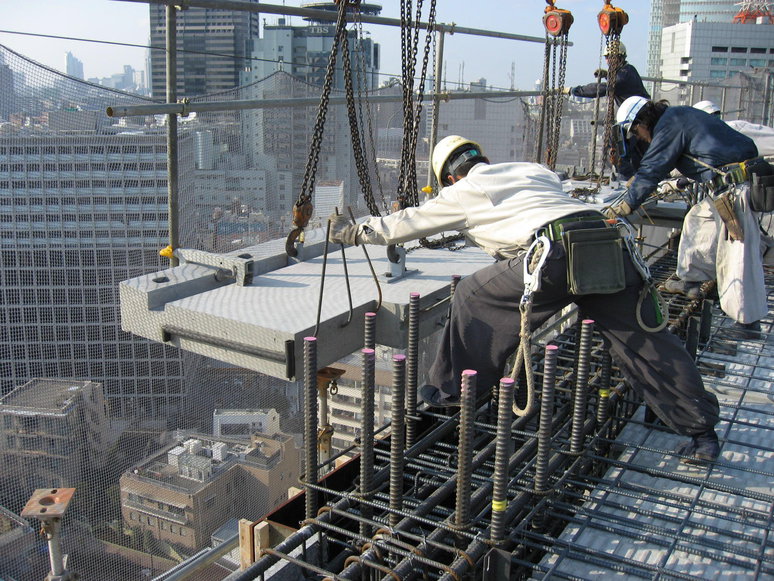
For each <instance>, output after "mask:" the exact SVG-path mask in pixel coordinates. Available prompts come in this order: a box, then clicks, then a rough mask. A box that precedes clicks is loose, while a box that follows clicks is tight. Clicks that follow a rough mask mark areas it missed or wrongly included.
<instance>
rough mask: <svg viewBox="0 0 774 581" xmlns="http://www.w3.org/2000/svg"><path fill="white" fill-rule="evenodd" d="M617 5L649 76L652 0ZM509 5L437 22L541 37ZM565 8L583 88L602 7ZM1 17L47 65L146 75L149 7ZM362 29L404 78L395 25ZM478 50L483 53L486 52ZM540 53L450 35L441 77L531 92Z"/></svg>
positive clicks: (33, 7) (75, 4)
mask: <svg viewBox="0 0 774 581" xmlns="http://www.w3.org/2000/svg"><path fill="white" fill-rule="evenodd" d="M306 3H307V1H306V0H303V1H302V0H289V1H288V2H287V4H288V5H289V6H300V5H303V4H306ZM381 4H382V6H383V10H382V13H381V16H383V17H386V18H399V17H400V11H399V6H396V5H395V3H390V2H381ZM616 5H617V6H619V7H621V8H623V9H624V10H625V11H626V12H627V13H628V14H629V24H627V25H626V27H625V28H624V31H623V33H622V40H623V41H624V42H625V43H626V44H627V47H628V52H629V60H630V62H632V63H633V64H634V65H635V66H636V67H637V68H638V69H640V70H642V71H644V69H645V63H646V59H647V34H648V23H649V13H650V2H635V1H634V0H627V1H622V2H618V3H616ZM511 6H512V10H509V11H508V12H507V13H506V14H502V7H501V6H499V5H498V4H497V3H495V2H484V3H483V6H477V10H476V11H470V10H469V5H468V4H467V3H463V2H462V1H461V0H448V1H444V2H443V3H440V2H439V3H438V6H437V14H436V20H437V21H438V22H443V23H447V24H451V23H456V24H457V25H459V26H465V27H468V28H474V29H479V30H492V31H496V32H509V33H515V34H522V35H526V36H534V37H543V36H544V34H545V31H544V29H543V26H542V23H541V18H542V14H543V12H542V8H543V7H541V6H539V5H537V4H536V3H534V2H530V1H529V0H517V1H515V2H512V3H511ZM561 7H562V8H564V9H568V10H572V11H573V14H574V18H575V23H574V24H573V28H572V29H571V30H570V35H569V40H570V42H571V43H573V45H572V46H571V47H570V48H569V51H568V64H567V76H566V80H567V83H568V84H571V85H576V84H585V83H587V82H589V79H590V78H591V75H592V71H593V70H594V69H595V68H597V62H598V61H600V57H599V55H600V52H601V50H600V48H601V45H602V36H601V33H600V32H599V28H598V26H597V23H596V15H597V13H598V11H599V9H600V6H599V5H598V3H590V2H585V1H582V0H566V1H565V2H563V3H562V4H561ZM73 13H79V14H88V15H89V17H88V18H80V19H77V18H72V14H73ZM3 16H4V18H3V26H2V28H0V44H4V45H5V46H7V47H8V48H10V49H12V50H14V51H16V52H19V53H21V54H22V55H24V56H26V57H29V58H31V59H33V60H36V61H38V62H40V63H41V64H44V65H46V66H50V67H52V68H55V69H57V70H64V59H65V56H64V55H65V53H67V52H72V54H73V55H74V56H75V57H76V58H78V59H79V60H81V61H82V62H83V66H84V77H85V78H87V79H88V78H104V77H110V76H111V75H113V74H115V73H117V72H120V71H121V70H122V69H123V66H124V65H130V66H132V67H133V68H134V69H135V70H146V69H147V66H146V52H147V49H146V47H147V46H148V44H149V42H148V39H149V36H150V25H149V7H148V5H147V4H144V3H139V2H121V1H116V0H100V1H95V0H73V1H72V2H68V3H67V5H66V6H63V5H61V4H60V3H58V2H53V1H52V0H29V1H28V2H25V3H23V4H22V3H20V4H18V5H14V4H11V5H9V6H7V7H4V14H3ZM278 18H279V16H277V15H272V14H265V15H261V20H262V21H264V20H265V21H266V23H268V24H273V23H276V21H277V19H278ZM290 18H291V22H292V23H296V24H301V23H302V21H301V19H300V18H299V17H290ZM425 18H426V14H423V20H424V19H425ZM62 22H68V25H67V27H65V28H63V27H62V25H61V23H62ZM111 23H113V24H114V25H111ZM119 23H120V26H119ZM364 31H365V33H366V34H367V35H370V36H371V38H372V39H373V40H374V41H375V42H378V43H380V44H381V45H382V47H383V49H382V59H381V60H382V62H381V73H382V77H381V81H385V80H388V79H389V78H390V76H393V77H394V76H397V77H400V67H401V64H400V63H401V55H400V32H399V30H398V29H397V28H395V27H387V26H377V25H366V26H364ZM42 35H50V36H56V37H68V38H71V39H84V40H80V41H79V40H66V39H64V38H50V37H47V36H42ZM89 41H92V42H89ZM93 41H107V42H108V43H107V44H106V43H103V42H93ZM111 43H112V44H111ZM121 43H123V45H122V44H121ZM126 45H134V46H126ZM481 47H484V48H483V50H482V48H481ZM543 52H544V46H543V44H542V43H536V42H518V41H508V40H501V39H489V38H483V37H480V36H470V35H460V34H457V35H449V34H447V35H446V37H445V46H444V56H445V58H444V62H445V69H446V73H445V75H444V78H445V80H446V82H447V83H448V84H449V85H450V86H451V85H456V84H457V83H458V82H460V81H462V82H463V83H465V84H468V83H470V82H473V81H478V80H479V79H480V78H485V79H486V80H487V83H488V84H489V85H491V86H495V87H499V88H505V89H507V88H509V87H510V86H511V78H510V77H511V71H512V70H514V72H515V83H514V84H515V86H516V88H519V89H525V90H528V89H532V88H533V86H534V83H535V81H536V80H537V79H539V78H541V76H542V61H543ZM602 60H603V59H602ZM450 88H451V87H450Z"/></svg>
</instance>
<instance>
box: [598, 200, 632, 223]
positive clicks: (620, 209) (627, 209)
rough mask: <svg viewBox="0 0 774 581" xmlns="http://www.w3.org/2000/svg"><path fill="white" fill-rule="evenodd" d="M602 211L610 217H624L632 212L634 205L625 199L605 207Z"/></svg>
mask: <svg viewBox="0 0 774 581" xmlns="http://www.w3.org/2000/svg"><path fill="white" fill-rule="evenodd" d="M602 213H603V214H604V215H605V216H607V217H608V218H610V219H615V218H619V217H620V218H623V217H624V216H628V215H629V214H631V213H632V207H631V206H630V205H629V204H628V203H627V202H625V201H624V200H621V201H620V202H618V203H616V204H613V205H612V206H608V207H607V208H604V209H603V210H602Z"/></svg>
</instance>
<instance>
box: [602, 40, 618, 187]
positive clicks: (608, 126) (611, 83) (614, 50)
mask: <svg viewBox="0 0 774 581" xmlns="http://www.w3.org/2000/svg"><path fill="white" fill-rule="evenodd" d="M620 46H621V35H620V34H611V35H610V36H608V38H607V47H606V48H607V50H608V54H615V55H617V58H615V59H613V62H612V63H611V66H610V67H609V68H608V71H607V114H606V115H605V131H604V133H603V138H602V144H603V145H602V147H603V150H604V152H603V155H602V160H601V168H600V171H599V184H600V185H601V184H602V180H603V178H604V175H605V162H606V161H607V157H608V152H609V149H610V147H611V145H612V142H613V124H614V123H615V109H616V106H615V83H616V77H618V69H619V68H620V67H621V60H622V59H621V57H620V52H619V51H620Z"/></svg>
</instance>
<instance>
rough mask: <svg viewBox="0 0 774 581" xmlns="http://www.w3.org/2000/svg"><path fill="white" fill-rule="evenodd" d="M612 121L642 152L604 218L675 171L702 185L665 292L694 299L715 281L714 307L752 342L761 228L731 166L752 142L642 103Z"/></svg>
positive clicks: (709, 121)
mask: <svg viewBox="0 0 774 581" xmlns="http://www.w3.org/2000/svg"><path fill="white" fill-rule="evenodd" d="M616 118H617V121H618V124H619V126H620V127H621V130H622V132H625V134H626V135H627V138H628V137H630V136H634V137H636V140H637V145H638V147H641V148H642V151H643V153H642V158H641V159H638V158H637V157H636V156H635V157H634V158H633V163H634V166H635V169H636V173H635V174H634V176H633V180H632V181H631V183H630V186H629V188H628V190H627V192H626V194H625V196H623V198H622V199H621V200H620V201H618V202H617V203H615V204H614V205H613V206H611V207H610V208H607V209H606V210H605V213H606V214H607V215H608V216H611V217H612V216H627V215H629V214H631V213H632V212H633V211H635V210H636V209H637V208H639V206H640V204H642V202H643V201H644V200H645V199H646V198H647V197H648V196H649V195H650V194H651V193H652V192H653V191H654V190H655V189H656V187H657V186H658V184H659V182H660V181H661V180H664V179H666V178H667V177H668V176H669V173H670V172H671V171H672V170H674V169H677V170H678V171H679V172H680V173H681V174H683V175H684V176H685V177H687V178H690V179H692V180H694V181H697V182H700V183H702V184H704V189H705V190H707V192H708V195H707V196H706V197H705V198H704V199H703V200H702V201H701V202H699V203H698V204H696V205H694V206H693V207H692V208H691V209H690V210H689V212H688V214H687V215H686V217H685V220H684V222H683V229H682V236H681V239H680V246H679V248H678V258H677V276H678V278H677V279H670V280H668V281H667V282H666V284H665V285H664V290H666V291H667V292H673V293H683V294H685V295H687V296H688V297H689V298H696V297H698V296H699V290H700V286H701V284H702V282H704V281H707V280H717V285H718V286H717V288H718V295H719V298H720V305H721V307H722V308H723V310H724V311H725V313H726V314H727V315H728V316H729V317H731V318H732V319H734V320H735V321H736V324H735V327H736V328H737V329H736V330H738V331H741V333H740V335H739V336H740V337H747V336H754V335H751V334H749V333H748V332H751V333H753V334H754V333H755V332H756V331H759V330H760V323H759V321H760V319H761V318H763V317H764V316H765V315H766V314H767V312H768V307H767V301H766V288H765V285H764V280H763V265H762V262H761V253H760V240H761V239H760V229H759V228H758V225H757V221H756V217H755V216H754V214H755V213H754V212H753V211H752V210H751V208H750V196H749V189H750V188H749V176H748V175H747V173H748V172H747V171H735V169H738V168H739V166H738V165H737V163H738V162H742V161H746V160H753V158H756V156H757V155H758V150H757V149H756V147H755V144H754V143H753V141H752V139H750V138H749V137H746V136H745V135H742V134H741V133H739V132H738V131H735V130H734V129H732V128H731V127H729V126H728V125H727V124H726V123H724V122H723V121H722V120H721V119H720V118H719V117H717V116H714V115H709V114H707V113H705V112H703V111H699V110H697V109H694V108H693V107H670V106H669V105H668V104H667V102H666V101H659V102H653V101H650V100H648V99H643V98H642V97H630V98H629V99H627V100H626V101H624V102H623V104H622V105H621V106H620V107H619V109H618V113H617V115H616ZM760 162H761V163H757V161H756V162H754V163H753V162H750V167H752V168H755V167H762V168H763V170H765V165H764V164H766V162H764V161H763V160H762V159H761V160H760ZM766 165H767V164H766ZM724 174H725V177H724Z"/></svg>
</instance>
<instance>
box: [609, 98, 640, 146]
mask: <svg viewBox="0 0 774 581" xmlns="http://www.w3.org/2000/svg"><path fill="white" fill-rule="evenodd" d="M647 102H648V99H646V98H645V97H636V96H635V97H629V98H628V99H626V100H625V101H624V102H623V103H621V106H620V107H618V111H617V112H616V114H615V121H616V123H617V124H618V125H620V126H621V127H623V129H624V131H625V132H626V135H627V137H628V136H629V130H630V129H631V127H632V121H634V119H635V117H637V113H639V112H640V109H642V107H643V105H645V103H647Z"/></svg>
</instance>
